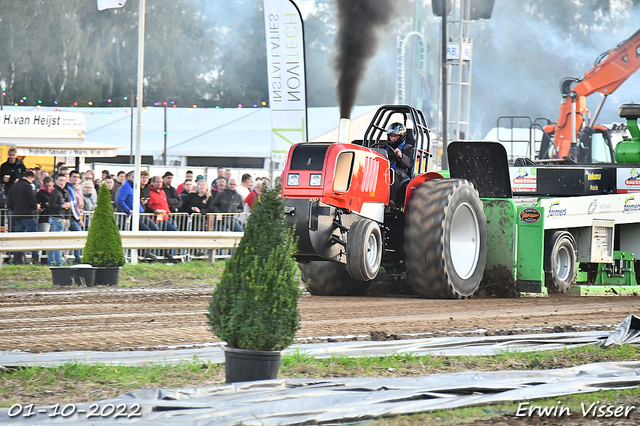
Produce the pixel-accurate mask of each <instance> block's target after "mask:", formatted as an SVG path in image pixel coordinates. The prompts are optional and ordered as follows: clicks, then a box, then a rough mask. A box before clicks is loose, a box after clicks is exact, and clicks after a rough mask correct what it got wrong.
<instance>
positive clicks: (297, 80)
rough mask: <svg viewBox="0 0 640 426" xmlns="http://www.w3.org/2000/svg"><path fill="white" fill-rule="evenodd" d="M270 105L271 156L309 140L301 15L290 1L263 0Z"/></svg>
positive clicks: (280, 157) (274, 157)
mask: <svg viewBox="0 0 640 426" xmlns="http://www.w3.org/2000/svg"><path fill="white" fill-rule="evenodd" d="M264 21H265V30H266V37H267V66H268V74H269V106H270V107H271V159H272V160H273V161H274V162H277V163H281V162H284V159H285V156H286V154H287V151H288V150H289V147H290V146H291V145H293V144H296V143H299V142H306V141H308V137H307V94H306V82H305V64H304V31H303V27H302V15H301V14H300V11H299V10H298V8H297V6H296V5H295V3H293V0H264Z"/></svg>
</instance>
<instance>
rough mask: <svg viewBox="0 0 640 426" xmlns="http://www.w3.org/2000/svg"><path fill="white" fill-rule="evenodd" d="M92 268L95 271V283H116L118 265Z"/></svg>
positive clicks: (118, 271)
mask: <svg viewBox="0 0 640 426" xmlns="http://www.w3.org/2000/svg"><path fill="white" fill-rule="evenodd" d="M94 269H95V271H96V281H95V285H118V276H119V274H120V267H119V266H114V267H108V266H100V267H97V268H94Z"/></svg>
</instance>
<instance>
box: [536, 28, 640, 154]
mask: <svg viewBox="0 0 640 426" xmlns="http://www.w3.org/2000/svg"><path fill="white" fill-rule="evenodd" d="M638 68H640V30H638V31H636V32H635V33H634V34H633V35H632V36H631V37H629V38H628V39H626V40H624V41H622V42H621V43H619V44H618V45H617V46H616V47H614V48H613V49H611V50H608V51H606V52H604V53H602V54H601V55H600V56H599V57H598V58H597V59H596V62H595V65H594V67H593V68H591V69H590V70H589V71H587V72H586V73H584V75H583V76H582V77H580V78H571V77H568V78H565V79H563V80H562V82H561V83H560V90H561V92H562V103H561V104H560V114H559V115H558V121H557V123H555V124H548V125H546V126H544V127H543V129H544V135H543V140H542V143H541V145H540V153H539V159H540V160H544V159H562V158H565V157H567V156H569V155H571V156H572V157H573V160H574V161H577V162H578V163H592V162H596V161H598V160H597V159H595V158H594V157H595V154H594V153H595V152H597V151H598V150H600V152H602V150H603V147H602V146H595V145H594V137H593V135H594V134H600V135H601V136H602V139H603V140H604V143H605V145H606V147H604V150H605V151H608V155H607V157H609V158H610V159H611V160H610V161H611V162H613V159H614V143H613V142H612V140H611V131H610V129H608V128H607V127H605V126H601V125H596V124H594V123H595V121H596V120H597V118H598V115H599V113H600V110H601V109H602V106H603V104H604V102H605V100H606V99H607V96H609V95H610V94H611V93H613V92H615V90H616V89H617V88H618V87H620V85H621V84H622V83H624V82H625V81H626V80H627V79H628V78H629V77H630V76H631V75H632V74H633V73H635V72H636V71H637V70H638ZM596 92H600V93H602V94H603V95H604V97H603V98H602V101H601V102H600V104H599V105H598V108H597V110H596V112H595V113H594V114H593V116H592V117H590V111H589V110H588V109H587V102H586V100H587V96H589V95H592V94H593V93H596Z"/></svg>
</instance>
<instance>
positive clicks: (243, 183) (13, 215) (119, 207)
mask: <svg viewBox="0 0 640 426" xmlns="http://www.w3.org/2000/svg"><path fill="white" fill-rule="evenodd" d="M217 173H218V175H217V177H216V178H215V179H213V181H212V182H211V184H209V183H208V182H207V181H206V180H205V178H204V176H202V175H197V176H195V177H194V173H193V172H192V171H191V170H189V171H187V172H186V173H185V176H184V180H182V181H181V182H180V183H179V184H178V185H177V187H174V175H173V173H171V172H170V171H167V172H166V173H164V174H163V175H162V176H150V174H149V172H148V171H146V170H143V171H142V172H141V173H140V213H141V215H140V220H139V223H138V225H139V229H140V230H141V231H159V230H162V231H178V230H186V229H185V222H184V221H179V223H176V222H175V219H174V218H175V217H178V216H180V213H182V214H184V213H186V214H187V215H188V217H190V218H191V229H192V230H196V231H201V230H215V231H234V232H242V227H243V226H244V224H245V221H246V217H247V216H248V214H250V212H251V209H252V207H253V205H254V203H255V202H256V200H259V199H260V194H261V191H262V185H263V184H266V185H268V179H267V178H260V179H258V180H256V181H254V180H253V177H252V176H251V174H249V173H245V174H243V175H242V177H241V179H240V182H239V183H238V182H237V180H236V179H234V178H233V177H232V172H231V170H230V169H224V168H222V167H220V168H218V170H217ZM0 176H2V182H1V185H0V209H6V210H4V211H6V214H4V215H2V216H0V220H1V223H0V226H2V227H3V229H4V230H5V231H8V232H67V231H69V232H74V231H82V230H86V229H88V226H89V223H88V222H89V221H90V218H91V216H92V215H91V214H87V213H90V212H93V211H94V209H95V207H96V204H97V201H98V191H99V190H100V187H101V186H102V185H106V186H107V188H108V189H109V191H110V195H111V204H112V206H113V208H114V211H115V212H120V215H119V216H120V217H124V218H126V217H127V216H128V215H131V213H132V209H133V198H134V197H133V194H134V179H135V173H134V172H133V171H129V172H125V171H119V172H117V173H115V174H112V173H110V172H109V170H102V172H101V175H100V176H99V177H97V176H96V174H95V172H94V171H93V170H87V171H85V172H84V173H80V172H79V171H78V170H72V169H70V168H69V167H67V166H66V165H64V163H58V165H56V170H55V173H53V175H49V173H48V171H46V170H40V168H37V167H36V168H33V169H27V168H26V167H25V165H24V164H23V163H22V161H20V159H18V157H17V150H16V149H15V148H10V149H9V152H8V159H7V161H6V162H4V163H2V165H0ZM209 213H214V214H213V215H211V214H209ZM218 213H231V214H232V215H216V214H218ZM222 216H224V219H226V220H222ZM85 220H86V221H87V223H85ZM121 229H123V228H122V227H121ZM173 255H174V252H173V251H172V250H168V251H166V252H165V253H164V257H165V258H166V259H168V260H173ZM141 256H142V257H144V258H147V259H148V260H155V259H156V257H157V256H156V255H154V254H153V253H151V251H146V250H145V251H143V252H141ZM65 257H66V256H62V253H61V252H60V251H57V250H54V251H50V252H48V253H47V264H48V265H50V266H59V265H62V264H64V263H65ZM81 259H82V251H81V250H75V251H74V252H73V260H71V262H72V263H80V262H81ZM26 262H27V257H26V254H25V253H24V252H16V253H13V263H16V264H25V263H26ZM31 262H32V263H33V264H40V263H41V253H40V252H37V251H33V252H32V253H31Z"/></svg>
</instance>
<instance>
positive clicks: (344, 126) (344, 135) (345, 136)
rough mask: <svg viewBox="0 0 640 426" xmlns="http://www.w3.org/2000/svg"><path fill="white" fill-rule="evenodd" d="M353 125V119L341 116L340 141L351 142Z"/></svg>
mask: <svg viewBox="0 0 640 426" xmlns="http://www.w3.org/2000/svg"><path fill="white" fill-rule="evenodd" d="M350 127H351V120H350V119H348V118H340V125H339V126H338V143H349V142H350V141H349V128H350Z"/></svg>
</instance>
